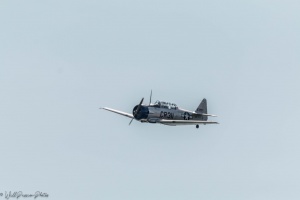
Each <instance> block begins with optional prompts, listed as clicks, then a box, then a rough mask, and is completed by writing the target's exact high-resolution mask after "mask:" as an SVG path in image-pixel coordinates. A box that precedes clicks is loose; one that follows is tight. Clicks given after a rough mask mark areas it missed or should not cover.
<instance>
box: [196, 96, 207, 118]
mask: <svg viewBox="0 0 300 200" xmlns="http://www.w3.org/2000/svg"><path fill="white" fill-rule="evenodd" d="M195 112H196V113H197V114H207V101H206V99H203V100H202V101H201V103H200V105H199V106H198V108H197V110H196V111H195ZM207 118H208V117H207V116H205V115H203V116H202V120H204V121H207Z"/></svg>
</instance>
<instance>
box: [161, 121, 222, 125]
mask: <svg viewBox="0 0 300 200" xmlns="http://www.w3.org/2000/svg"><path fill="white" fill-rule="evenodd" d="M157 123H161V124H164V125H170V126H178V125H197V124H199V125H200V124H204V125H206V124H219V123H218V122H212V121H199V120H198V121H197V120H166V119H162V120H159V121H157Z"/></svg>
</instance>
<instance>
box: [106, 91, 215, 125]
mask: <svg viewBox="0 0 300 200" xmlns="http://www.w3.org/2000/svg"><path fill="white" fill-rule="evenodd" d="M151 99H152V91H151V94H150V103H149V105H143V101H144V98H142V100H141V102H140V103H139V104H138V105H136V106H135V107H134V108H133V111H132V114H130V113H126V112H122V111H118V110H115V109H111V108H107V107H104V108H100V109H104V110H108V111H110V112H114V113H117V114H119V115H123V116H125V117H129V118H131V121H130V123H129V125H130V124H131V123H132V121H133V120H134V119H136V120H137V121H140V122H146V123H159V124H164V125H169V126H178V125H196V128H199V125H200V124H203V125H206V124H218V122H213V121H207V119H208V117H217V116H216V115H211V114H207V101H206V99H203V100H202V101H201V103H200V105H199V106H198V108H197V109H196V110H195V111H189V110H185V109H182V108H179V107H178V106H177V105H176V104H174V103H168V102H164V101H156V102H155V103H154V104H151Z"/></svg>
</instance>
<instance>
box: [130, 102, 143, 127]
mask: <svg viewBox="0 0 300 200" xmlns="http://www.w3.org/2000/svg"><path fill="white" fill-rule="evenodd" d="M143 101H144V98H142V100H141V102H140V104H139V106H138V107H137V109H136V110H135V112H134V114H133V118H132V119H131V121H130V123H129V126H130V124H131V123H132V121H133V120H134V118H135V117H136V115H137V114H138V113H139V111H140V109H141V106H142V103H143Z"/></svg>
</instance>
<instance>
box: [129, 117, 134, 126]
mask: <svg viewBox="0 0 300 200" xmlns="http://www.w3.org/2000/svg"><path fill="white" fill-rule="evenodd" d="M133 119H134V118H132V120H130V123H129V126H130V124H131V123H132V121H133Z"/></svg>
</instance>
